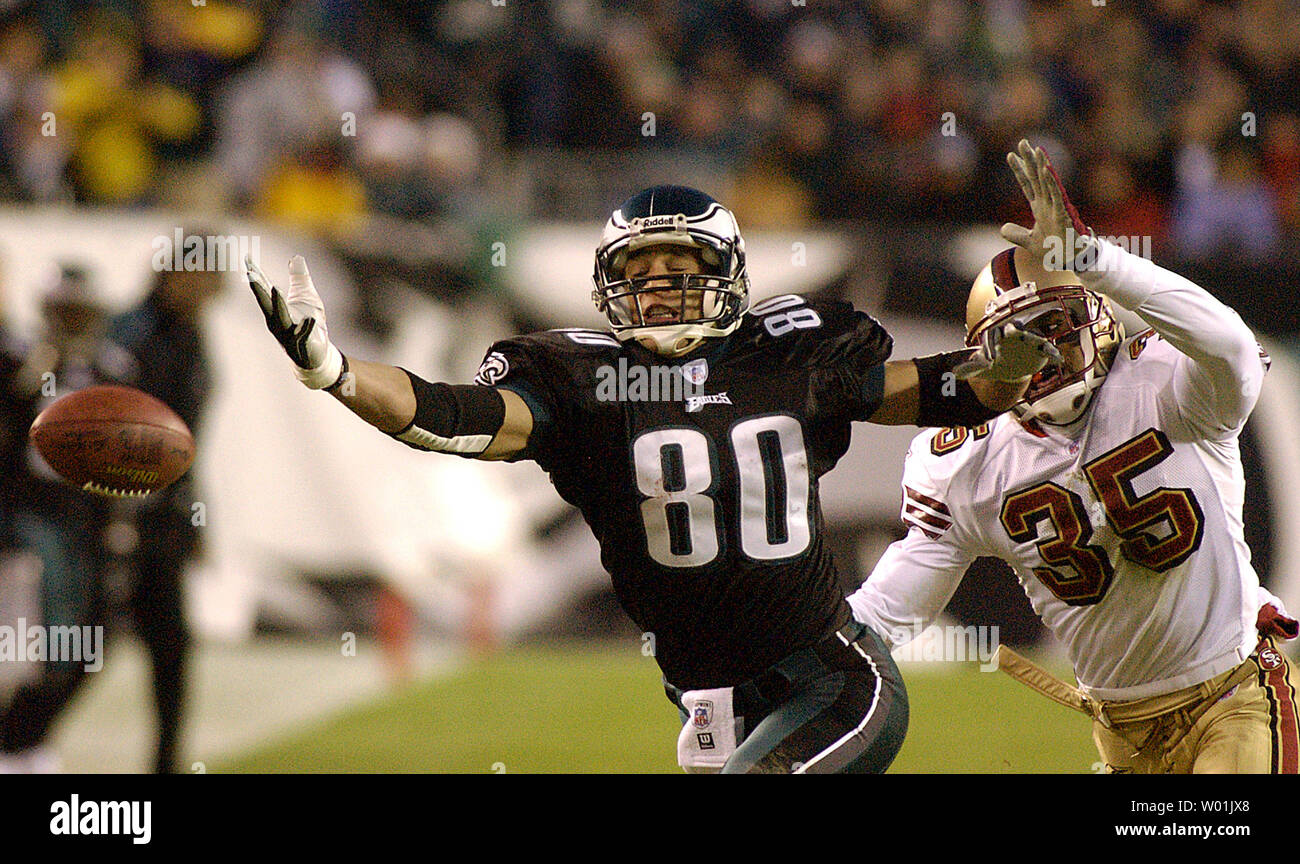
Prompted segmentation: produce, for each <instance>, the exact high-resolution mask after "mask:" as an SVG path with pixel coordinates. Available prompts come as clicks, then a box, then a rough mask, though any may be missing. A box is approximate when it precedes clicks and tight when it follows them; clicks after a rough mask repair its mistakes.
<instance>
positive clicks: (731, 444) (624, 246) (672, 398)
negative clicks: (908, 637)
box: [248, 186, 1050, 773]
mask: <svg viewBox="0 0 1300 864" xmlns="http://www.w3.org/2000/svg"><path fill="white" fill-rule="evenodd" d="M248 268H249V282H250V284H251V286H252V288H253V292H254V294H255V295H256V297H257V300H258V302H259V304H260V306H261V308H262V311H263V313H264V314H265V316H266V320H267V324H268V326H269V327H270V329H271V331H272V333H273V334H275V336H276V337H277V338H278V339H279V341H280V343H281V344H282V345H283V347H284V348H285V350H286V351H287V352H288V354H289V356H290V357H291V358H292V359H293V361H294V363H295V371H296V372H297V375H298V377H299V378H300V379H301V380H302V381H303V382H304V383H305V384H307V385H308V386H309V387H312V388H316V389H324V390H327V391H328V392H330V393H331V394H332V395H334V396H335V397H336V398H337V399H339V401H341V402H343V404H344V405H346V406H347V407H348V408H349V409H351V410H352V411H353V412H355V413H356V414H357V415H359V416H360V417H361V418H363V419H364V420H366V421H367V422H368V423H370V424H372V425H374V426H375V427H377V428H378V429H380V430H381V431H383V432H386V433H387V434H389V435H392V436H394V437H395V438H397V439H398V440H399V441H402V442H404V443H406V444H409V445H411V446H413V447H417V448H421V449H424V450H435V451H440V452H445V453H455V454H457V455H460V456H466V457H472V458H478V459H504V460H518V459H532V460H535V461H536V462H537V463H538V464H539V465H540V466H541V467H542V468H543V469H544V470H545V471H546V472H547V473H548V474H549V475H550V477H551V480H552V482H553V483H554V484H555V488H556V490H557V491H558V492H559V494H560V495H561V496H562V497H563V498H564V499H565V500H566V501H568V502H570V503H572V504H573V505H575V506H576V507H578V508H579V509H580V510H581V511H582V515H583V517H584V518H585V519H586V521H587V524H588V525H590V526H591V530H592V531H593V532H594V533H595V535H596V538H597V539H598V540H599V541H600V547H601V558H602V562H603V564H604V566H605V568H606V569H607V570H608V571H609V573H610V575H611V577H612V579H613V585H614V590H615V592H616V593H617V595H618V598H619V600H620V602H621V603H622V605H623V608H624V609H625V610H626V611H627V613H628V615H629V616H631V618H632V620H633V621H634V622H636V624H637V626H639V627H640V628H642V629H643V630H644V631H646V632H648V633H652V634H653V635H654V645H655V655H656V659H657V660H658V662H659V665H660V667H661V669H662V670H663V674H664V681H665V687H666V690H667V692H668V695H669V698H670V699H672V700H673V702H674V703H675V704H676V705H677V706H678V708H679V709H680V710H681V712H682V716H683V724H684V725H683V731H682V734H681V737H680V738H679V741H678V755H679V761H680V763H681V764H682V765H683V767H685V768H687V770H691V771H695V770H700V771H713V770H719V769H721V770H723V771H725V772H728V773H730V772H738V773H739V772H808V773H823V772H837V771H875V772H880V771H884V770H885V769H886V768H887V767H888V766H889V764H890V762H891V761H892V760H893V758H894V756H895V755H896V754H897V752H898V749H899V747H900V746H901V745H902V741H903V735H904V733H905V731H906V727H907V697H906V693H905V691H904V688H903V684H902V681H901V679H900V677H899V674H898V670H897V668H896V667H895V666H894V663H893V661H892V660H891V658H890V656H889V652H888V651H887V650H886V649H885V648H884V646H883V645H882V644H881V642H880V641H879V640H878V639H877V638H876V636H875V635H874V634H873V633H872V632H871V631H870V630H868V629H866V628H864V627H862V626H861V625H858V624H856V623H855V622H854V621H853V618H852V615H851V613H850V610H849V607H848V605H847V603H846V602H845V599H844V596H843V593H842V591H841V590H840V587H839V580H838V578H837V575H836V571H835V565H834V563H833V562H832V560H831V557H830V554H829V553H828V551H827V549H826V546H825V544H824V541H823V519H822V511H821V504H820V501H819V498H818V488H817V487H818V478H820V477H821V475H822V474H824V473H825V472H827V471H829V470H830V469H831V468H832V467H833V466H834V465H835V463H836V461H838V460H839V458H840V457H841V456H842V455H843V454H844V452H845V450H846V449H847V448H848V445H849V434H850V423H851V422H852V421H854V420H867V421H871V422H875V423H886V424H919V425H922V426H965V425H976V424H978V423H980V422H983V421H984V420H987V419H990V418H992V417H995V416H997V414H999V413H1000V412H1002V411H1004V410H1006V409H1008V408H1010V406H1011V405H1012V404H1014V402H1015V401H1016V400H1017V398H1018V397H1019V396H1020V394H1021V392H1022V391H1023V387H1024V384H1025V382H1026V381H1027V380H1028V376H1029V375H1031V374H1032V373H1033V372H1035V371H1037V370H1038V369H1039V368H1041V367H1042V365H1043V364H1044V363H1045V362H1046V359H1047V358H1046V355H1045V354H1044V353H1043V351H1044V350H1050V349H1044V348H1043V345H1042V340H1037V341H1035V337H1033V336H1031V335H1029V334H1015V333H1013V334H1011V335H1009V336H1008V337H1007V338H1008V339H1011V340H1018V341H1016V344H1014V345H1009V344H1004V345H1002V346H1000V348H999V350H997V351H996V352H992V351H990V352H989V353H987V354H982V355H976V356H972V354H971V353H970V351H961V352H954V353H951V354H938V355H934V356H930V357H923V358H917V359H915V360H906V361H890V360H888V359H887V358H888V357H889V354H890V350H891V348H892V340H891V338H890V336H889V334H888V333H886V332H885V329H884V328H883V327H882V326H881V325H880V324H879V323H878V322H877V321H875V320H874V319H873V318H871V317H870V316H868V315H866V314H864V313H862V312H857V311H854V310H853V308H852V307H851V306H849V305H848V304H847V303H842V302H812V301H809V300H806V299H805V298H803V297H800V296H798V295H793V294H791V295H785V296H781V297H775V298H772V299H768V300H765V301H763V302H761V303H758V304H756V305H754V306H753V307H752V308H750V306H749V277H748V276H747V274H746V271H745V247H744V242H743V240H742V239H741V236H740V232H739V229H738V227H737V225H736V221H735V218H734V217H733V216H732V214H731V212H730V211H729V210H727V209H726V208H724V207H722V206H721V205H720V204H719V203H718V202H716V201H714V200H713V199H712V198H710V197H709V196H708V195H705V194H704V193H702V192H699V191H696V190H694V189H687V188H684V187H677V186H658V187H654V188H652V189H647V190H645V191H643V192H641V193H639V194H637V195H635V196H633V197H632V198H630V199H629V200H628V201H627V202H625V203H624V204H623V205H622V206H621V207H620V208H619V209H618V210H617V211H616V212H615V213H614V214H613V216H612V217H611V218H610V220H609V222H608V224H607V225H606V226H605V231H604V234H603V236H602V237H601V240H600V244H599V247H598V248H597V251H596V267H595V274H594V281H595V290H594V292H593V300H594V301H595V303H596V306H597V308H599V309H600V310H601V311H602V312H604V313H605V314H606V316H607V317H608V318H609V322H610V329H609V330H585V329H562V330H551V331H546V332H542V333H533V334H529V335H526V336H519V337H516V338H513V339H506V340H503V341H501V342H497V343H496V344H494V345H492V346H491V348H490V349H489V350H488V352H487V356H486V358H485V359H484V361H483V364H482V367H481V368H480V370H479V374H478V377H477V378H476V379H475V383H474V384H473V385H448V384H432V383H429V382H427V381H424V380H423V379H421V378H419V377H418V376H416V375H414V374H412V373H410V372H408V371H406V370H404V369H400V368H397V367H393V366H386V365H382V364H377V363H369V362H365V361H362V360H359V359H357V358H354V357H346V358H345V357H344V356H343V355H342V354H341V353H340V352H339V350H338V348H336V347H335V346H334V345H333V344H332V343H331V342H330V340H329V336H328V333H327V331H326V328H325V315H324V307H323V304H322V303H321V300H320V297H319V295H318V294H317V293H316V290H315V288H314V287H313V286H312V283H311V277H310V276H309V275H308V272H307V268H306V264H305V263H304V262H303V260H302V258H301V257H295V258H294V259H293V260H292V261H291V262H290V264H289V272H290V282H289V291H288V293H287V295H284V294H281V292H280V291H279V290H278V289H276V288H274V287H272V286H271V283H270V282H269V281H268V280H267V279H266V277H265V276H263V275H262V274H261V272H260V271H259V270H258V269H257V267H256V265H255V264H253V263H252V262H251V261H249V262H248ZM954 372H956V373H957V374H954Z"/></svg>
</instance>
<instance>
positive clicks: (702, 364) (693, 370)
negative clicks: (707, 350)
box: [682, 357, 709, 388]
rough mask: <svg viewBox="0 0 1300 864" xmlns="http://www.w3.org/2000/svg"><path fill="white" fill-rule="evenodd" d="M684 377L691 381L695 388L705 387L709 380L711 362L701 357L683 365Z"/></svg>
mask: <svg viewBox="0 0 1300 864" xmlns="http://www.w3.org/2000/svg"><path fill="white" fill-rule="evenodd" d="M682 377H683V378H685V379H686V380H687V381H689V382H690V383H691V385H692V386H693V387H696V388H699V387H703V386H704V382H705V381H708V380H709V361H708V360H705V359H704V358H703V357H701V358H700V359H699V360H692V361H691V362H689V363H683V364H682Z"/></svg>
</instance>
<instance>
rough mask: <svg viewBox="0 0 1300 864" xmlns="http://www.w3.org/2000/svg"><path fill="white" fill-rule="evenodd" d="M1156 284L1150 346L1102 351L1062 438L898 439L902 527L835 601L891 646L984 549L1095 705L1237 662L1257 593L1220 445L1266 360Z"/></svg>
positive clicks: (1006, 428)
mask: <svg viewBox="0 0 1300 864" xmlns="http://www.w3.org/2000/svg"><path fill="white" fill-rule="evenodd" d="M1148 263H1149V262H1148ZM1160 273H1161V275H1162V276H1165V277H1168V276H1172V275H1173V274H1168V273H1167V271H1160ZM1174 278H1175V279H1177V282H1176V283H1174V284H1172V285H1171V284H1169V282H1170V280H1168V279H1161V280H1157V281H1158V282H1159V283H1160V284H1159V285H1158V289H1159V290H1157V292H1156V293H1157V294H1158V295H1162V296H1156V297H1150V298H1148V297H1143V301H1144V302H1143V303H1142V304H1140V305H1139V308H1138V309H1137V311H1138V312H1139V314H1141V315H1143V317H1144V318H1146V319H1147V321H1148V322H1150V323H1153V324H1154V323H1159V324H1160V325H1161V326H1160V329H1161V330H1162V331H1164V332H1165V333H1166V334H1167V337H1168V338H1166V337H1165V336H1160V335H1158V334H1157V333H1156V332H1154V331H1147V332H1145V333H1143V334H1140V335H1138V336H1136V337H1134V338H1130V339H1129V340H1127V341H1126V342H1124V343H1123V344H1122V345H1121V346H1120V348H1119V350H1118V353H1117V356H1116V358H1115V360H1114V362H1113V364H1112V367H1111V371H1110V374H1109V375H1108V376H1107V378H1106V380H1105V382H1104V383H1103V384H1102V385H1101V387H1100V388H1099V389H1098V390H1097V391H1096V393H1095V395H1094V397H1093V403H1092V405H1091V406H1090V408H1089V411H1088V414H1087V420H1086V421H1084V422H1083V423H1082V424H1081V428H1078V429H1076V430H1074V436H1073V437H1071V436H1069V435H1066V434H1063V433H1062V431H1061V430H1058V429H1053V428H1052V427H1049V426H1043V427H1042V428H1041V430H1038V431H1031V429H1029V428H1026V427H1024V426H1022V425H1021V424H1020V422H1019V421H1018V420H1017V419H1016V418H1015V417H1014V416H1013V415H1011V414H1004V415H1002V416H1001V417H999V418H997V419H996V420H995V421H993V422H992V423H991V424H988V425H985V426H981V427H978V428H975V429H969V430H968V429H947V430H933V429H931V430H927V431H926V432H923V433H922V434H920V435H919V436H917V437H916V439H914V440H913V442H912V445H911V448H910V450H909V452H908V456H907V462H906V465H905V468H904V473H903V511H902V512H903V520H904V522H905V523H906V524H907V526H908V528H909V531H908V535H907V537H905V538H904V539H903V540H900V541H898V542H897V543H895V544H893V545H892V546H891V547H890V548H889V549H888V551H887V552H886V553H885V555H884V556H883V557H882V558H881V561H880V563H879V564H878V565H877V567H876V569H875V571H874V572H873V574H872V576H871V577H870V578H869V579H868V581H867V582H866V583H865V584H864V585H863V587H862V588H861V589H859V591H858V592H857V593H855V594H854V595H853V596H851V597H850V598H849V601H850V603H851V604H852V606H853V608H854V612H855V614H856V615H857V617H858V619H859V620H861V621H864V622H865V623H867V624H869V625H871V626H872V627H873V628H874V629H875V630H877V631H878V632H879V633H880V634H881V635H882V637H884V638H885V639H886V640H888V641H890V642H891V643H894V644H898V643H901V642H903V641H906V640H907V639H908V638H911V636H912V635H913V634H914V633H916V632H919V628H915V625H916V624H917V623H918V622H919V623H921V624H922V626H924V625H927V624H928V623H929V622H930V621H932V620H933V619H934V617H935V616H937V615H938V613H939V612H940V611H941V610H942V609H943V607H944V605H945V604H947V602H948V600H949V599H950V598H951V596H952V594H953V592H954V591H955V590H956V588H957V585H958V583H959V582H960V580H961V578H962V575H963V574H964V573H965V571H966V568H967V567H968V566H969V564H970V563H971V562H972V561H973V560H974V559H975V558H976V557H978V556H981V555H991V556H995V557H998V558H1001V559H1003V560H1005V561H1006V562H1007V563H1009V564H1010V565H1011V567H1012V568H1013V570H1014V571H1015V573H1016V575H1017V577H1018V578H1019V580H1020V583H1021V585H1022V586H1023V587H1024V589H1025V593H1026V594H1027V595H1028V596H1029V599H1030V601H1031V603H1032V604H1033V607H1034V610H1035V611H1036V612H1037V613H1038V615H1039V616H1040V617H1041V618H1042V620H1043V622H1044V624H1045V625H1046V626H1047V627H1048V629H1050V630H1051V631H1052V633H1053V634H1054V635H1055V636H1056V637H1057V639H1059V640H1060V641H1061V642H1062V643H1063V644H1064V645H1065V646H1066V648H1067V650H1068V652H1069V656H1070V659H1071V661H1072V662H1073V665H1074V670H1075V676H1076V678H1077V679H1078V681H1079V684H1080V686H1081V687H1082V688H1083V689H1084V690H1085V691H1087V692H1089V693H1090V694H1091V695H1093V696H1094V697H1096V698H1099V699H1106V700H1130V699H1139V698H1143V697H1146V696H1152V695H1157V694H1161V693H1167V692H1170V691H1173V690H1177V689H1180V688H1183V687H1188V686H1191V685H1193V684H1197V683H1200V682H1201V681H1204V680H1207V679H1209V678H1212V677H1214V676H1215V675H1217V674H1219V673H1221V672H1224V671H1226V670H1228V669H1231V668H1233V667H1234V666H1236V665H1238V664H1239V663H1241V662H1242V661H1243V660H1244V659H1245V658H1246V657H1247V656H1249V654H1250V652H1251V651H1252V650H1253V649H1254V647H1255V644H1256V642H1257V639H1258V637H1257V636H1256V635H1255V617H1256V613H1257V612H1258V610H1259V607H1260V603H1261V597H1264V598H1265V599H1267V598H1270V597H1271V595H1267V594H1264V595H1261V593H1260V590H1261V589H1260V586H1259V580H1258V577H1257V576H1256V574H1255V571H1254V569H1253V568H1252V567H1251V564H1250V550H1249V549H1248V548H1247V546H1246V543H1245V541H1244V539H1243V533H1242V522H1241V512H1242V500H1243V496H1244V491H1245V484H1244V480H1243V476H1242V468H1241V460H1240V453H1239V450H1238V444H1237V436H1238V434H1239V432H1240V429H1241V426H1242V425H1244V423H1245V420H1246V417H1247V416H1248V415H1249V413H1250V410H1251V408H1252V407H1253V405H1254V402H1255V399H1256V397H1257V395H1258V392H1259V385H1260V383H1261V381H1262V378H1263V375H1264V370H1265V368H1266V358H1262V357H1261V353H1260V351H1259V348H1258V346H1257V345H1256V343H1255V341H1254V338H1253V336H1251V335H1250V332H1249V330H1247V329H1246V328H1245V326H1244V325H1243V324H1241V322H1240V319H1239V318H1237V316H1236V314H1235V313H1233V312H1232V310H1230V309H1228V308H1227V307H1225V306H1223V305H1222V304H1220V303H1218V301H1216V300H1214V299H1213V298H1212V297H1210V296H1209V295H1208V294H1206V293H1205V292H1204V291H1202V290H1201V289H1199V288H1196V287H1195V286H1191V284H1190V283H1186V280H1181V279H1180V278H1179V277H1174ZM1188 286H1190V288H1189V287H1188ZM1164 313H1169V316H1171V317H1166V316H1165V315H1164ZM1225 313H1226V314H1225ZM1207 325H1208V327H1209V330H1208V331H1207V330H1206V329H1203V328H1204V327H1205V326H1207ZM1198 328H1202V329H1200V332H1199V333H1197V332H1196V331H1197V329H1198ZM1175 344H1179V345H1180V347H1175ZM1180 348H1181V350H1180ZM1207 351H1213V352H1215V354H1216V355H1220V356H1211V355H1210V354H1208V353H1206V352H1207ZM1193 356H1196V357H1197V358H1198V359H1195V360H1194V359H1193ZM914 628H915V629H914Z"/></svg>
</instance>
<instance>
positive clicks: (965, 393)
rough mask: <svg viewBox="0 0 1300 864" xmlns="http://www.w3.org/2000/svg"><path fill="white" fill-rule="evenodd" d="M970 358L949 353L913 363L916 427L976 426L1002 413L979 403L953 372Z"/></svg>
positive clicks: (967, 385) (967, 353) (968, 352)
mask: <svg viewBox="0 0 1300 864" xmlns="http://www.w3.org/2000/svg"><path fill="white" fill-rule="evenodd" d="M970 356H971V352H970V350H966V351H950V352H948V353H946V354H930V355H928V356H926V357H916V358H914V359H913V360H912V362H913V363H915V364H916V374H917V377H918V378H919V379H920V387H919V390H918V393H917V407H916V425H917V426H923V427H925V426H978V425H980V424H981V423H983V422H985V421H987V420H992V419H993V418H994V417H996V416H998V414H999V413H1001V412H999V411H994V410H993V409H991V408H989V407H988V406H987V405H985V404H984V403H983V402H981V401H980V400H979V397H978V396H976V395H975V391H974V390H973V389H972V388H971V386H970V384H968V383H966V382H965V381H963V380H961V379H960V378H958V377H957V373H956V372H954V371H953V370H954V369H955V368H956V367H957V366H959V365H961V364H962V363H965V362H966V361H967V360H969V359H970Z"/></svg>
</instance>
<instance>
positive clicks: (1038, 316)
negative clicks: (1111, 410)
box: [966, 246, 1124, 426]
mask: <svg viewBox="0 0 1300 864" xmlns="http://www.w3.org/2000/svg"><path fill="white" fill-rule="evenodd" d="M1009 324H1015V325H1016V326H1017V327H1019V328H1021V329H1023V330H1028V331H1030V332H1032V333H1036V334H1038V335H1039V336H1042V337H1044V338H1045V339H1048V340H1050V341H1051V342H1052V344H1053V345H1055V346H1056V349H1057V350H1058V351H1059V352H1060V353H1061V359H1060V360H1059V361H1051V362H1049V363H1048V364H1047V365H1046V366H1044V367H1043V368H1042V369H1041V370H1040V371H1039V372H1038V373H1037V374H1035V375H1034V377H1033V379H1031V381H1030V382H1029V389H1028V390H1026V391H1025V396H1024V399H1022V400H1021V401H1020V402H1019V403H1017V404H1016V405H1015V407H1014V408H1013V409H1012V410H1014V411H1015V412H1016V413H1017V414H1018V415H1019V416H1020V417H1021V418H1022V419H1026V420H1037V421H1038V422H1040V423H1048V424H1051V425H1054V426H1068V425H1069V424H1071V423H1073V422H1074V421H1076V420H1078V419H1079V418H1080V417H1082V416H1083V414H1084V412H1086V411H1087V410H1088V406H1089V405H1090V404H1091V403H1092V395H1093V392H1094V391H1095V390H1096V389H1097V388H1098V387H1100V386H1101V383H1102V381H1104V380H1105V378H1106V373H1108V372H1109V371H1110V365H1111V361H1112V360H1114V358H1115V351H1116V349H1117V348H1118V347H1119V343H1120V342H1121V341H1122V340H1123V338H1124V330H1123V327H1122V326H1121V324H1120V322H1119V321H1118V320H1116V318H1115V316H1114V314H1113V313H1112V310H1111V306H1110V301H1109V300H1107V299H1106V298H1105V297H1103V296H1101V295H1100V294H1097V293H1095V292H1093V291H1089V290H1088V289H1086V288H1084V287H1083V284H1082V283H1081V282H1080V281H1079V277H1078V276H1077V275H1076V274H1075V273H1073V272H1072V271H1069V270H1047V269H1045V268H1044V267H1043V266H1042V264H1041V263H1040V262H1037V261H1034V260H1033V258H1032V256H1031V255H1030V254H1029V253H1028V252H1026V251H1025V250H1023V249H1021V248H1020V247H1018V246H1016V247H1012V248H1010V249H1006V250H1004V251H1002V252H999V253H998V254H997V255H996V256H994V258H993V260H992V261H990V262H989V264H988V266H986V267H985V268H984V269H983V270H982V271H981V272H980V274H979V276H977V277H976V278H975V284H974V285H972V286H971V291H970V298H969V299H968V300H967V301H966V344H967V345H970V346H972V347H973V346H976V345H980V344H984V343H986V342H988V341H990V340H994V339H996V337H997V336H998V335H1000V331H1001V329H1002V328H1004V327H1006V326H1007V325H1009Z"/></svg>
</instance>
